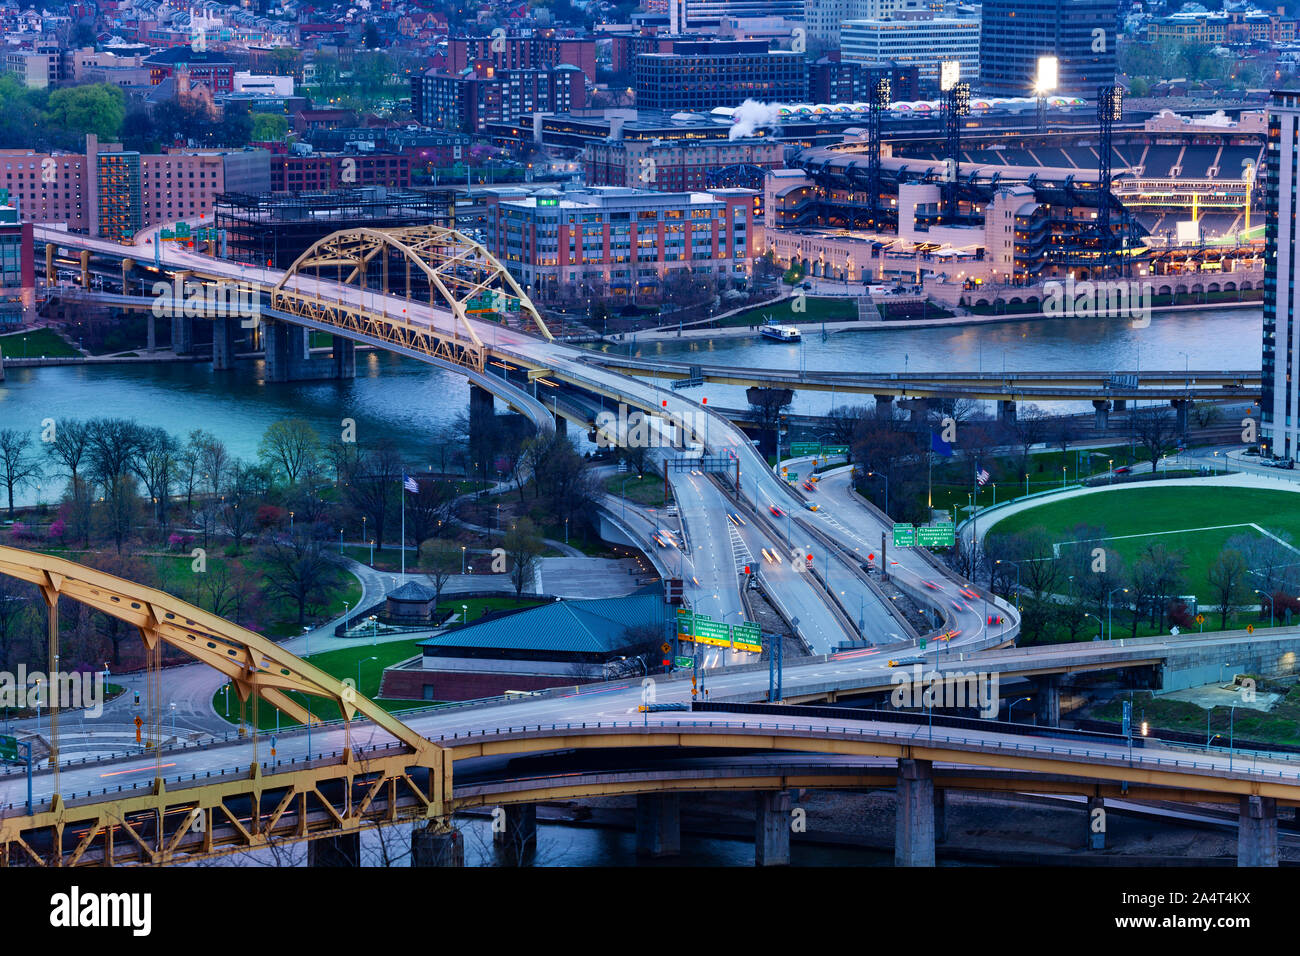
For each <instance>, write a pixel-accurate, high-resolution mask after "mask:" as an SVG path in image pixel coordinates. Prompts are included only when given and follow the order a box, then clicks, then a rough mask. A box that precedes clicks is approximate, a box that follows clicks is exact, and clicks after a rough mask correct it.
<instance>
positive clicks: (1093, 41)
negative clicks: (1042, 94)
mask: <svg viewBox="0 0 1300 956" xmlns="http://www.w3.org/2000/svg"><path fill="white" fill-rule="evenodd" d="M1116 6H1117V4H1116V0H984V3H983V5H982V7H981V18H982V21H983V26H982V27H981V33H980V74H979V75H980V79H979V86H978V89H979V90H981V91H982V92H984V93H987V94H989V95H991V96H1030V95H1032V91H1033V88H1034V81H1035V79H1036V76H1037V73H1038V58H1039V57H1040V56H1045V55H1048V54H1051V55H1054V56H1055V57H1056V58H1057V60H1058V63H1059V74H1060V77H1059V81H1058V84H1057V88H1056V90H1055V91H1054V92H1057V93H1061V94H1062V95H1065V94H1069V95H1073V96H1085V97H1088V98H1089V99H1092V98H1094V97H1096V95H1097V88H1098V87H1099V86H1105V85H1109V84H1110V83H1113V82H1114V81H1115V24H1116Z"/></svg>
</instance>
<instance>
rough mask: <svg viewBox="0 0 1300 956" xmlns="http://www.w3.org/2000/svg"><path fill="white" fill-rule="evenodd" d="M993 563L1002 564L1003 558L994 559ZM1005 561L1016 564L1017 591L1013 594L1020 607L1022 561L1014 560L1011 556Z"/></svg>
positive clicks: (1016, 603) (1017, 605)
mask: <svg viewBox="0 0 1300 956" xmlns="http://www.w3.org/2000/svg"><path fill="white" fill-rule="evenodd" d="M993 563H994V564H1002V563H1003V560H1002V558H998V559H997V560H996V561H994V562H993ZM1005 563H1006V564H1014V565H1015V566H1016V593H1015V594H1014V595H1013V597H1014V599H1015V601H1014V603H1015V605H1016V607H1017V608H1018V607H1019V606H1020V562H1019V561H1012V560H1011V559H1010V558H1007V559H1006V562H1005Z"/></svg>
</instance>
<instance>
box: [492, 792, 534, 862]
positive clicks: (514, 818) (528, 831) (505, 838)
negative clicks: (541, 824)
mask: <svg viewBox="0 0 1300 956" xmlns="http://www.w3.org/2000/svg"><path fill="white" fill-rule="evenodd" d="M497 810H499V811H501V813H500V815H497V814H496V813H495V812H494V815H493V818H492V843H493V844H494V845H496V846H498V847H503V848H506V849H508V850H512V851H515V852H519V853H524V852H527V851H528V850H529V849H535V848H536V847H537V804H535V803H520V804H515V805H514V806H509V807H497Z"/></svg>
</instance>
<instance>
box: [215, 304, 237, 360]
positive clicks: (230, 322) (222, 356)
mask: <svg viewBox="0 0 1300 956" xmlns="http://www.w3.org/2000/svg"><path fill="white" fill-rule="evenodd" d="M238 340H239V320H238V319H235V318H230V317H223V316H218V317H217V318H215V319H213V320H212V371H214V372H229V371H230V370H231V369H233V368H234V367H235V343H236V342H237V341H238Z"/></svg>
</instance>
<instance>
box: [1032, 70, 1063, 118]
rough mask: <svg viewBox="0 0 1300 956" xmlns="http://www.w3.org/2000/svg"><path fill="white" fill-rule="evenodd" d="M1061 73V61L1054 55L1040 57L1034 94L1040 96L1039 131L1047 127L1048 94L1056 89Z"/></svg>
mask: <svg viewBox="0 0 1300 956" xmlns="http://www.w3.org/2000/svg"><path fill="white" fill-rule="evenodd" d="M1059 75H1060V61H1059V60H1057V58H1056V57H1054V56H1040V57H1039V58H1038V76H1037V78H1036V79H1035V80H1034V96H1036V97H1038V131H1039V132H1040V133H1041V132H1043V131H1044V130H1046V129H1047V96H1048V94H1049V93H1053V92H1055V91H1056V86H1057V81H1058V78H1059Z"/></svg>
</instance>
